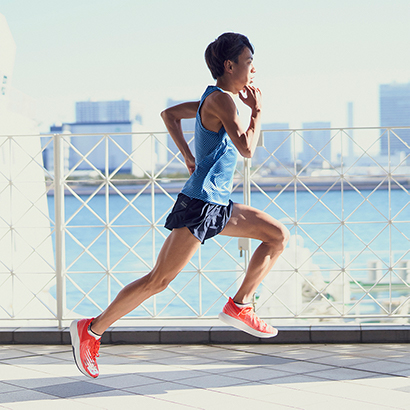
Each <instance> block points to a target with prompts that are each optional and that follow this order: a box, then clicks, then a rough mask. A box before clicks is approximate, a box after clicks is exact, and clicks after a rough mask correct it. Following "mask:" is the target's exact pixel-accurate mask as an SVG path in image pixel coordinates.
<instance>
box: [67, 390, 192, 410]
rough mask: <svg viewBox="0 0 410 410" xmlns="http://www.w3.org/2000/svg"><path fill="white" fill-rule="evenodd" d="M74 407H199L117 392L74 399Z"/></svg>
mask: <svg viewBox="0 0 410 410" xmlns="http://www.w3.org/2000/svg"><path fill="white" fill-rule="evenodd" d="M71 402H72V403H75V405H74V406H73V407H74V408H75V409H76V408H77V404H79V403H81V404H88V405H89V406H92V407H93V408H94V409H95V408H99V409H112V410H117V409H118V407H119V406H121V407H123V408H125V409H149V410H184V409H185V410H187V409H193V408H198V407H193V406H186V405H183V404H177V403H172V402H170V401H167V400H162V399H159V398H156V397H149V396H143V395H139V394H133V393H130V392H124V391H116V392H115V394H112V392H107V393H104V392H103V393H96V394H89V395H85V396H81V397H79V398H77V399H72V400H71Z"/></svg>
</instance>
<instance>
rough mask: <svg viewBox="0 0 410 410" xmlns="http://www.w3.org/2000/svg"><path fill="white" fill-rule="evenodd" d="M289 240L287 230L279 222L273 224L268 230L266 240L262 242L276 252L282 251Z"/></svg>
mask: <svg viewBox="0 0 410 410" xmlns="http://www.w3.org/2000/svg"><path fill="white" fill-rule="evenodd" d="M289 238H290V232H289V229H288V228H286V226H285V225H283V224H282V223H281V222H278V221H276V223H275V224H273V225H272V226H270V227H269V229H268V239H267V240H266V241H264V242H268V243H269V244H270V245H271V246H273V247H275V248H277V249H278V250H283V249H285V247H286V244H287V243H288V241H289Z"/></svg>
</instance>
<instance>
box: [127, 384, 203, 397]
mask: <svg viewBox="0 0 410 410" xmlns="http://www.w3.org/2000/svg"><path fill="white" fill-rule="evenodd" d="M123 390H124V391H127V392H130V393H134V394H142V395H146V396H163V395H166V394H168V392H172V391H173V392H175V391H178V392H180V391H188V390H189V391H196V390H197V389H195V388H194V387H193V386H188V385H185V384H181V383H174V382H160V383H152V384H147V385H144V386H135V387H130V388H126V389H123Z"/></svg>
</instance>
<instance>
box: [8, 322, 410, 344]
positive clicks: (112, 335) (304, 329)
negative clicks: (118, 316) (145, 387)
mask: <svg viewBox="0 0 410 410" xmlns="http://www.w3.org/2000/svg"><path fill="white" fill-rule="evenodd" d="M102 343H103V344H255V343H263V344H266V343H270V344H291V343H299V344H303V343H305V344H307V343H410V325H353V326H350V325H349V326H334V325H332V326H286V327H285V326H284V327H279V334H278V336H276V337H274V338H268V339H260V338H258V337H254V336H251V335H249V334H247V333H244V332H242V331H240V330H237V329H234V328H232V327H222V326H214V327H207V326H195V327H171V326H167V327H160V326H157V327H155V326H152V327H114V328H109V329H108V330H107V331H106V332H105V333H104V335H103V338H102ZM0 344H57V345H58V344H70V332H69V329H68V328H64V329H58V328H56V327H46V328H39V327H30V328H24V327H21V328H0Z"/></svg>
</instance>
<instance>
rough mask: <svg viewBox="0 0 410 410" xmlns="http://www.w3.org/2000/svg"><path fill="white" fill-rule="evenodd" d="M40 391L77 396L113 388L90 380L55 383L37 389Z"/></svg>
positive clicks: (63, 395)
mask: <svg viewBox="0 0 410 410" xmlns="http://www.w3.org/2000/svg"><path fill="white" fill-rule="evenodd" d="M35 390H36V391H38V392H41V393H45V394H49V395H52V396H57V397H61V398H68V397H77V396H81V395H84V394H90V393H99V392H103V391H110V390H113V389H112V388H110V387H108V386H102V385H98V384H95V383H89V382H86V381H84V382H69V383H62V384H55V385H52V386H43V387H38V388H36V389H35Z"/></svg>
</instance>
